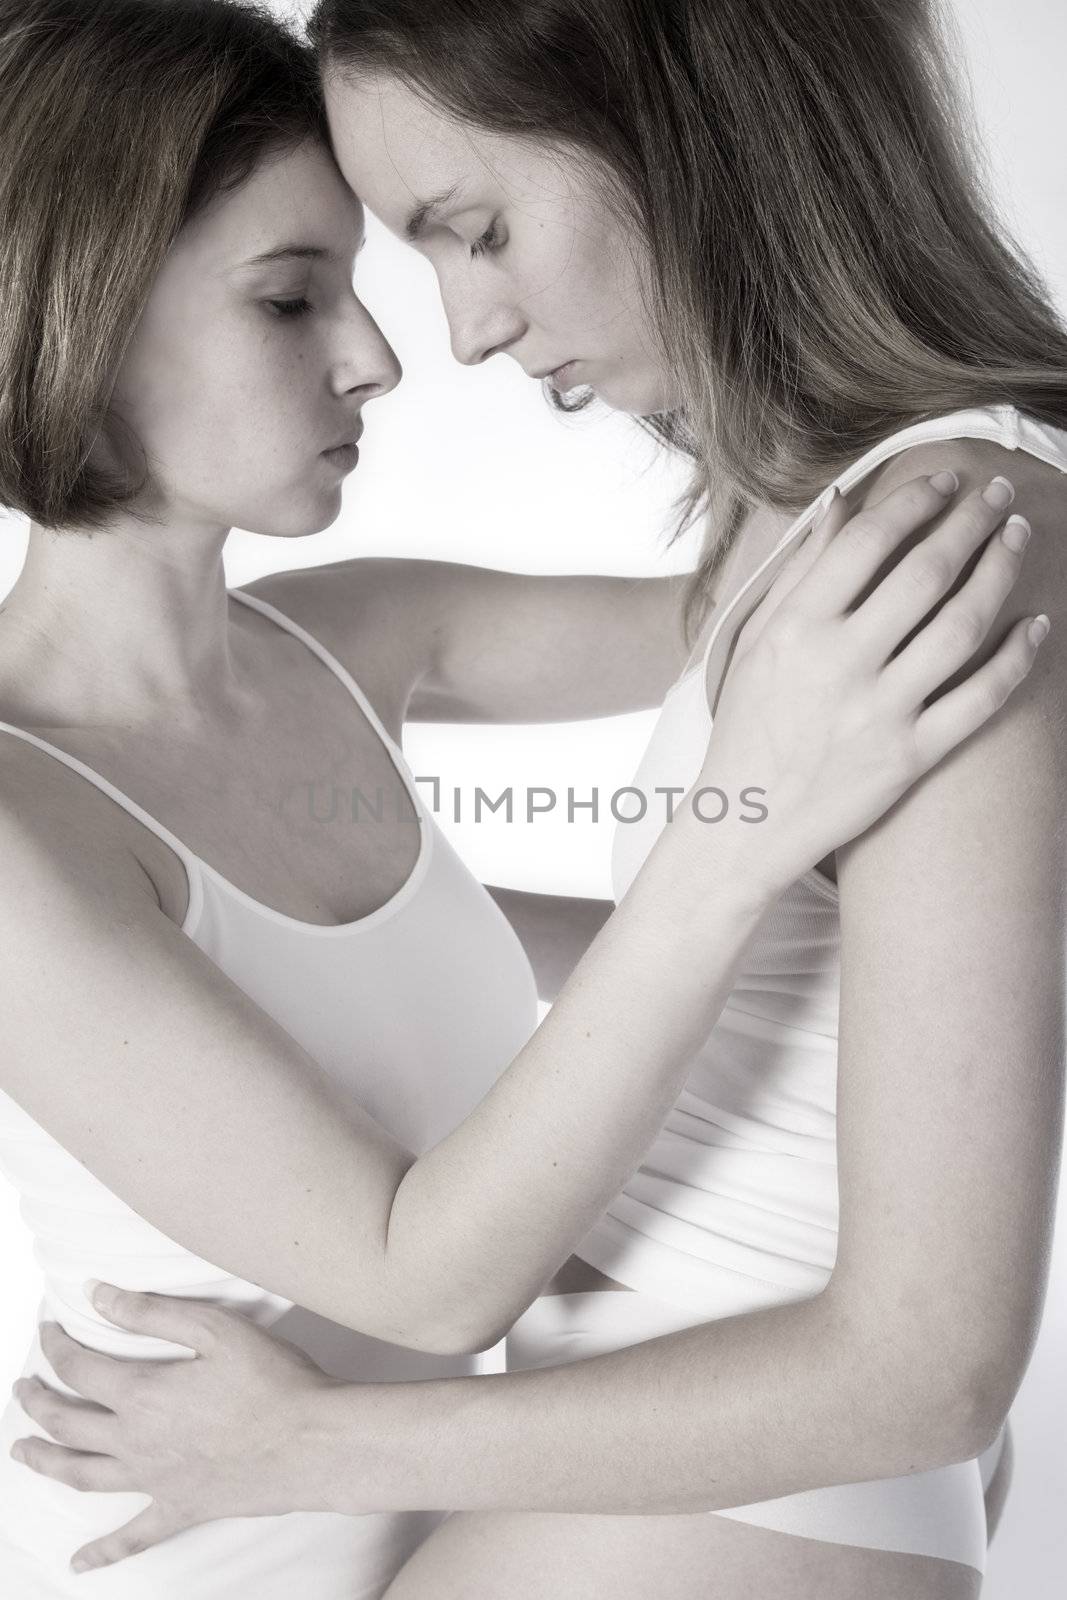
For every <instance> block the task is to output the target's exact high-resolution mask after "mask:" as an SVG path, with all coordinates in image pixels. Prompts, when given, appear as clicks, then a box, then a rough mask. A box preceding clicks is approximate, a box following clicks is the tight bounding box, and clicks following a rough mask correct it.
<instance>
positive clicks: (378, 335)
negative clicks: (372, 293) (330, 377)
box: [334, 300, 404, 400]
mask: <svg viewBox="0 0 1067 1600" xmlns="http://www.w3.org/2000/svg"><path fill="white" fill-rule="evenodd" d="M403 375H404V369H403V367H402V366H401V365H400V362H399V360H398V359H397V354H396V351H395V350H394V349H393V347H392V345H391V344H390V343H389V341H388V339H386V337H385V335H384V334H383V333H382V330H381V329H380V328H379V326H378V324H377V323H376V322H375V320H374V318H373V317H372V316H371V314H370V312H369V311H368V310H367V308H366V306H365V305H364V304H363V302H362V301H361V300H354V305H353V310H352V318H351V320H350V321H349V320H348V319H346V322H345V331H344V334H343V338H342V353H341V356H340V358H339V359H338V360H337V362H336V364H335V367H334V388H335V389H336V391H337V393H338V394H351V393H352V392H353V391H354V390H357V389H358V390H361V391H362V394H363V399H364V400H373V399H375V398H376V397H377V396H378V395H383V394H388V393H389V391H390V389H395V388H396V386H397V384H398V383H399V382H400V380H401V378H402V377H403Z"/></svg>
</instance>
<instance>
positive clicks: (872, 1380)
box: [826, 1296, 1025, 1478]
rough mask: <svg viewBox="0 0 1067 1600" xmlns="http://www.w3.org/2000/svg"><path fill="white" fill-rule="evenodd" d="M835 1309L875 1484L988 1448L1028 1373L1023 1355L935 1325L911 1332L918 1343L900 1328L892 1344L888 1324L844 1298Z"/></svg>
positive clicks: (840, 1349) (842, 1364) (840, 1364)
mask: <svg viewBox="0 0 1067 1600" xmlns="http://www.w3.org/2000/svg"><path fill="white" fill-rule="evenodd" d="M826 1298H827V1299H829V1297H828V1296H827V1297H826ZM834 1305H835V1307H836V1313H835V1320H834V1328H835V1331H836V1333H837V1334H838V1336H839V1337H838V1339H837V1340H836V1341H834V1347H835V1349H836V1351H837V1356H838V1359H837V1362H836V1367H837V1370H838V1371H839V1372H840V1371H842V1370H844V1371H846V1372H848V1371H850V1372H852V1373H853V1374H855V1377H856V1384H857V1387H855V1388H853V1387H852V1386H851V1385H850V1386H849V1389H850V1397H849V1401H848V1404H849V1407H850V1410H851V1414H852V1416H853V1417H854V1418H855V1419H857V1421H858V1420H859V1419H862V1426H863V1428H864V1432H865V1439H864V1441H863V1446H864V1448H863V1451H862V1454H863V1457H864V1460H865V1463H866V1465H867V1466H868V1467H869V1469H870V1470H869V1472H868V1474H867V1475H868V1476H869V1477H871V1478H883V1477H884V1478H893V1477H904V1476H906V1475H908V1474H909V1473H913V1472H925V1471H930V1470H932V1469H934V1468H936V1467H945V1466H951V1465H953V1464H954V1463H955V1462H958V1461H971V1460H973V1459H974V1458H975V1457H976V1456H979V1455H981V1454H982V1453H983V1451H985V1450H987V1449H988V1448H989V1446H990V1445H991V1444H992V1443H993V1442H994V1441H995V1439H996V1438H997V1435H998V1434H999V1433H1000V1430H1001V1428H1002V1427H1003V1425H1004V1421H1005V1419H1006V1417H1007V1415H1008V1411H1009V1409H1010V1407H1011V1404H1012V1402H1013V1400H1014V1398H1015V1394H1016V1392H1017V1390H1018V1387H1019V1383H1020V1381H1021V1378H1022V1374H1023V1371H1024V1370H1025V1363H1023V1364H1020V1361H1019V1359H1018V1351H1017V1350H1015V1351H1012V1352H1010V1353H1006V1352H1005V1351H1004V1349H1003V1347H1001V1346H999V1345H998V1343H993V1342H990V1343H987V1344H986V1345H985V1346H984V1347H976V1343H975V1341H974V1339H973V1338H971V1337H970V1336H967V1337H961V1336H959V1329H958V1328H956V1329H955V1330H954V1331H950V1330H946V1329H945V1327H944V1326H943V1325H941V1326H938V1327H935V1326H934V1325H933V1324H932V1322H930V1321H928V1322H926V1323H925V1325H924V1326H923V1327H922V1329H921V1330H920V1328H919V1327H918V1326H915V1327H913V1329H912V1332H913V1334H914V1335H915V1337H913V1338H907V1337H902V1336H901V1335H902V1334H903V1333H904V1330H903V1329H902V1328H901V1327H900V1326H899V1325H898V1326H897V1328H896V1333H895V1336H892V1337H888V1336H887V1333H888V1331H889V1330H888V1329H887V1326H886V1324H884V1323H883V1324H882V1325H881V1326H880V1327H875V1326H874V1325H873V1324H872V1319H871V1317H870V1315H869V1311H865V1312H864V1313H863V1314H862V1315H859V1316H857V1315H856V1314H854V1312H853V1311H852V1310H851V1302H844V1301H843V1300H842V1298H841V1297H835V1299H834ZM842 1314H843V1315H842ZM920 1331H921V1341H920V1337H919V1335H920ZM854 1425H855V1424H854ZM856 1442H857V1443H858V1442H859V1441H856Z"/></svg>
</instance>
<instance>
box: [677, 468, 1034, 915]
mask: <svg viewBox="0 0 1067 1600" xmlns="http://www.w3.org/2000/svg"><path fill="white" fill-rule="evenodd" d="M958 489H959V483H958V479H957V478H956V476H955V474H954V473H952V472H951V470H950V471H949V473H948V475H947V477H946V479H945V480H944V481H939V480H937V479H935V478H931V477H930V476H922V477H914V476H911V477H909V478H908V479H907V481H905V482H903V483H901V484H899V485H897V486H896V487H894V488H893V489H892V490H891V491H890V492H889V493H887V494H886V495H884V497H883V498H881V499H880V500H878V501H877V503H868V504H865V505H864V506H863V507H862V508H861V509H860V510H859V511H857V512H856V513H855V514H850V511H849V508H848V506H847V505H846V504H845V503H844V502H843V501H842V500H841V498H840V496H837V497H836V498H835V501H834V502H833V503H832V505H831V508H830V510H829V511H828V512H827V513H826V515H825V516H824V518H823V521H822V523H821V524H820V525H819V526H818V527H817V529H816V530H815V532H814V533H813V534H812V535H811V536H810V537H809V539H808V540H807V542H806V544H805V545H804V546H802V547H801V549H800V550H799V551H798V552H797V554H796V555H795V556H794V558H793V559H792V560H791V561H790V562H789V563H787V564H786V565H785V566H784V567H783V569H782V571H781V572H780V573H779V574H778V576H777V577H776V579H775V581H774V583H773V584H772V585H771V588H770V590H769V591H768V593H767V595H766V596H765V598H764V600H763V601H762V602H761V604H760V606H759V607H758V608H757V609H756V611H755V612H754V613H753V616H752V618H751V619H750V621H749V622H748V623H746V625H745V627H744V628H742V629H741V631H740V634H739V636H738V640H737V646H736V650H735V653H734V657H733V659H732V660H731V663H730V666H729V668H728V670H727V673H726V675H725V678H724V681H723V685H722V689H721V693H720V695H719V698H718V704H717V706H716V709H715V716H714V727H713V731H712V735H711V740H710V743H709V746H708V751H707V756H706V760H705V764H704V769H703V772H702V773H701V778H700V782H701V784H703V785H714V786H716V787H718V788H722V789H723V790H724V791H726V792H728V793H732V792H733V790H734V789H736V790H738V792H739V793H741V794H746V793H747V794H751V793H753V792H755V793H762V794H763V795H764V796H765V810H766V815H765V816H764V817H763V818H760V819H758V820H759V821H760V822H761V824H762V825H763V833H762V835H761V837H760V840H759V844H760V857H761V861H762V866H763V869H764V870H770V871H772V872H773V871H778V872H779V873H780V874H781V881H782V883H783V884H785V883H788V882H790V881H792V879H793V878H795V877H796V876H798V875H799V874H800V873H801V872H803V871H805V870H807V869H808V868H810V867H811V866H813V865H814V864H815V863H816V862H817V861H819V860H820V859H821V858H822V857H823V856H824V855H826V854H828V853H829V852H830V851H831V850H834V849H836V848H838V847H840V846H841V845H843V844H845V843H846V842H847V841H849V840H850V839H853V838H854V837H856V835H857V834H859V833H862V832H864V831H865V830H866V829H867V828H869V827H870V826H871V825H872V824H873V823H874V822H875V821H877V820H878V818H879V817H880V816H881V815H882V814H883V813H884V812H885V811H887V810H888V809H889V808H890V807H891V806H892V805H893V804H894V803H895V802H896V801H897V800H898V799H899V798H900V797H901V795H902V794H904V793H905V792H906V790H907V789H908V788H910V787H911V785H913V784H914V783H916V782H917V781H918V779H919V778H921V777H922V775H923V774H924V773H926V772H927V771H929V770H930V768H931V767H933V766H935V765H937V763H939V762H940V761H941V760H943V759H944V757H945V756H946V755H947V754H948V753H949V752H950V751H951V750H953V749H954V748H955V747H956V746H957V745H959V744H960V743H962V742H963V740H965V739H966V738H967V737H968V736H969V735H970V734H972V733H973V732H974V731H975V730H976V729H977V728H979V727H980V726H981V725H982V724H983V723H984V722H986V721H988V720H989V719H990V718H991V717H992V716H993V715H994V714H995V713H996V711H997V710H998V709H999V708H1000V707H1001V706H1002V705H1003V704H1004V702H1005V701H1006V700H1007V699H1008V697H1009V696H1010V695H1011V694H1012V693H1013V692H1014V690H1015V689H1017V688H1018V686H1019V684H1020V683H1021V682H1022V681H1023V679H1024V678H1025V677H1026V675H1027V674H1028V672H1029V671H1030V668H1031V666H1032V664H1033V662H1034V659H1035V655H1036V652H1037V643H1036V642H1034V641H1033V640H1031V638H1030V637H1029V632H1028V628H1029V623H1030V621H1031V620H1032V614H1031V615H1025V614H1024V615H1023V616H1021V617H1019V618H1018V619H1017V621H1016V622H1015V623H1014V625H1013V626H1011V627H1010V628H1009V630H1008V632H1007V634H1006V636H1005V635H1002V634H1000V633H998V635H997V638H996V641H995V648H994V649H993V650H992V651H991V652H990V653H989V654H988V658H987V659H984V660H980V661H979V662H978V663H977V664H976V663H974V662H973V661H972V658H973V657H974V655H975V652H976V650H977V647H978V646H979V644H981V642H982V641H983V640H986V639H987V636H988V635H989V632H990V629H991V628H992V627H993V624H994V620H995V618H996V617H997V616H998V614H999V613H1000V612H1001V611H1002V608H1003V607H1004V606H1005V602H1006V601H1007V599H1008V596H1009V595H1010V594H1011V592H1012V589H1013V588H1014V586H1015V584H1016V582H1017V580H1018V578H1019V574H1020V571H1021V570H1022V555H1021V553H1020V552H1019V551H1017V550H1015V549H1012V548H1010V546H1009V544H1008V543H1007V542H1005V539H1004V538H1003V537H1002V533H1003V525H1004V523H1005V519H1006V518H1007V516H1008V512H1007V509H1006V507H1005V506H1004V505H1003V504H1002V503H996V502H997V496H996V493H995V491H994V492H993V493H992V494H991V493H990V492H989V490H988V486H987V485H985V484H983V485H981V486H979V487H977V488H975V489H974V490H973V491H972V492H971V493H965V492H963V491H962V490H960V492H958V493H957V490H958ZM931 524H933V527H932V528H931ZM905 544H907V550H906V553H905V554H901V548H902V546H904V545H905ZM961 670H962V671H963V676H962V679H960V678H959V677H958V676H957V681H956V685H955V687H953V688H951V689H949V690H946V687H945V686H946V682H947V680H950V679H951V678H952V677H953V675H959V674H960V673H961ZM939 690H940V691H941V694H940V697H939V698H935V697H936V696H937V693H938V691H939ZM749 803H751V802H749ZM746 820H748V821H750V822H751V821H752V819H746Z"/></svg>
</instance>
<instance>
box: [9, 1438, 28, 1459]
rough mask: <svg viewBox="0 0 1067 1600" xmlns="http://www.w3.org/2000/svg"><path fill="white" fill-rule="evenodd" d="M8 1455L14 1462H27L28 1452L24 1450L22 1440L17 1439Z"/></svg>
mask: <svg viewBox="0 0 1067 1600" xmlns="http://www.w3.org/2000/svg"><path fill="white" fill-rule="evenodd" d="M8 1454H9V1455H10V1456H11V1459H12V1460H13V1461H23V1462H24V1461H25V1460H26V1452H25V1450H24V1449H23V1448H22V1440H21V1439H16V1440H15V1442H14V1444H13V1445H12V1446H11V1449H10V1450H9V1451H8Z"/></svg>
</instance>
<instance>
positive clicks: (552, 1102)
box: [386, 819, 767, 1348]
mask: <svg viewBox="0 0 1067 1600" xmlns="http://www.w3.org/2000/svg"><path fill="white" fill-rule="evenodd" d="M701 828H702V829H703V835H702V836H697V835H696V833H695V832H692V831H690V832H686V831H684V830H686V829H689V830H696V829H701ZM757 870H758V863H757V861H756V860H755V859H754V851H753V847H752V846H750V845H746V847H745V849H744V850H742V847H741V845H740V844H739V843H737V842H736V836H730V835H727V834H725V833H724V834H722V835H717V834H716V833H715V831H714V830H713V829H711V828H709V827H708V825H706V824H702V823H700V822H696V821H692V820H689V821H684V822H683V821H680V820H679V819H676V821H675V822H674V823H672V824H671V825H670V826H669V828H668V829H667V830H666V831H665V834H664V836H663V838H661V840H660V841H659V842H658V843H657V845H656V846H655V848H654V850H653V851H652V853H651V854H650V856H649V858H648V861H647V862H646V863H645V866H644V867H643V868H642V871H641V873H640V874H639V875H638V878H637V879H636V880H635V882H634V884H633V885H632V887H631V889H630V891H629V893H628V894H627V895H626V897H625V899H624V900H623V902H622V904H621V905H620V907H619V909H618V911H617V912H616V914H615V916H613V917H612V918H611V920H610V921H609V922H608V923H607V924H606V926H605V927H604V928H603V929H602V931H601V933H600V934H599V935H598V936H597V938H596V940H595V941H594V943H593V945H592V946H591V947H590V949H589V950H588V951H587V953H586V954H585V956H583V958H582V959H581V961H580V962H579V964H578V966H577V968H576V969H575V971H574V973H573V974H572V976H571V978H570V979H569V981H568V982H567V984H566V985H565V987H564V989H563V990H562V992H561V993H560V995H559V998H558V1000H557V1001H556V1004H555V1007H554V1008H553V1010H552V1012H551V1013H550V1014H549V1015H548V1016H547V1017H546V1018H545V1020H544V1021H543V1022H542V1024H541V1026H540V1028H539V1029H538V1030H537V1032H536V1033H535V1034H534V1035H533V1037H532V1038H531V1039H530V1041H529V1043H528V1044H527V1045H526V1046H525V1048H524V1049H523V1050H522V1051H521V1052H520V1054H519V1055H518V1056H517V1057H516V1058H515V1060H514V1061H513V1062H512V1064H511V1066H510V1067H509V1068H508V1070H507V1071H506V1072H504V1073H503V1074H502V1076H501V1078H500V1079H499V1080H498V1082H497V1083H496V1084H495V1085H494V1086H493V1088H492V1090H491V1091H490V1093H489V1094H488V1095H487V1096H486V1097H485V1099H484V1100H483V1101H482V1102H481V1104H480V1105H479V1106H477V1107H476V1108H475V1110H474V1111H473V1112H472V1113H471V1115H470V1116H469V1117H467V1118H466V1120H465V1121H464V1122H463V1123H462V1124H461V1125H460V1126H459V1127H458V1128H457V1129H455V1131H454V1132H453V1133H451V1134H450V1135H449V1136H448V1137H447V1138H446V1139H444V1140H442V1141H441V1142H440V1143H439V1144H438V1145H436V1146H435V1147H434V1148H433V1149H432V1150H430V1151H429V1152H427V1153H426V1154H425V1155H423V1156H422V1157H421V1158H420V1159H419V1160H418V1161H417V1162H415V1163H414V1164H413V1165H412V1166H411V1167H410V1168H409V1169H408V1171H407V1172H406V1174H405V1175H404V1177H403V1179H402V1181H401V1183H400V1185H399V1188H398V1189H397V1191H396V1195H395V1199H394V1202H393V1206H392V1211H391V1215H390V1219H389V1230H388V1242H387V1246H386V1256H387V1260H386V1270H387V1272H388V1273H390V1274H393V1275H395V1276H394V1278H393V1281H394V1282H395V1283H396V1284H397V1285H398V1289H397V1294H396V1296H395V1299H396V1302H397V1303H398V1304H402V1305H404V1306H405V1307H406V1308H409V1314H410V1315H412V1316H413V1317H415V1316H417V1317H419V1318H420V1319H429V1322H430V1324H433V1323H434V1322H436V1325H437V1326H438V1327H439V1328H440V1329H442V1330H445V1333H444V1336H445V1337H446V1338H448V1339H449V1340H452V1339H453V1338H454V1339H455V1341H456V1342H457V1343H458V1345H459V1347H460V1348H480V1347H483V1346H484V1345H487V1344H490V1343H493V1342H495V1340H496V1339H497V1338H499V1337H500V1336H501V1335H502V1334H503V1333H504V1332H505V1331H506V1329H507V1328H508V1327H510V1325H511V1323H512V1322H513V1321H514V1320H515V1318H516V1317H517V1316H518V1315H519V1314H520V1313H521V1312H522V1311H523V1310H524V1309H525V1308H526V1306H528V1305H529V1304H530V1302H531V1301H532V1300H533V1299H534V1298H535V1297H536V1295H537V1294H538V1292H539V1290H540V1289H541V1288H542V1287H543V1286H544V1284H545V1283H546V1282H547V1280H548V1279H549V1278H550V1277H551V1275H552V1273H553V1272H554V1271H555V1270H556V1269H557V1268H558V1267H559V1265H560V1264H561V1262H562V1261H563V1260H564V1259H565V1258H566V1256H567V1255H568V1254H569V1253H570V1251H571V1250H572V1248H573V1247H574V1245H575V1244H576V1243H577V1242H578V1241H579V1240H580V1239H581V1238H582V1237H583V1235H584V1234H585V1233H586V1232H588V1230H589V1229H590V1228H591V1227H592V1226H593V1223H594V1222H595V1221H596V1219H597V1217H598V1216H599V1215H600V1214H601V1212H602V1211H603V1210H604V1208H605V1207H606V1206H607V1205H608V1203H609V1202H610V1201H611V1199H612V1198H613V1197H614V1196H615V1195H616V1194H617V1193H618V1191H619V1189H620V1188H621V1187H622V1185H623V1184H624V1182H625V1181H626V1178H627V1177H628V1176H629V1174H630V1173H631V1172H632V1171H633V1170H634V1168H635V1167H636V1166H637V1165H638V1164H639V1162H640V1158H641V1155H642V1154H643V1152H644V1150H645V1149H646V1148H647V1146H648V1144H649V1143H650V1141H651V1140H652V1138H653V1136H654V1135H655V1132H656V1130H657V1128H658V1127H659V1126H660V1124H661V1123H662V1121H663V1119H664V1118H665V1117H666V1115H667V1113H668V1111H669V1110H670V1108H671V1106H672V1105H673V1104H674V1101H675V1100H676V1098H677V1096H678V1094H679V1092H680V1090H681V1088H682V1085H683V1083H684V1081H685V1076H686V1073H687V1070H688V1065H689V1062H690V1060H691V1058H692V1056H693V1054H694V1052H695V1051H696V1050H697V1049H698V1048H699V1046H700V1045H701V1044H702V1043H703V1041H704V1040H705V1039H706V1038H707V1035H708V1034H709V1032H710V1031H711V1029H712V1027H713V1026H714V1024H715V1022H716V1020H717V1018H718V1016H719V1013H720V1011H721V1010H722V1007H723V1005H724V1003H725V1001H726V998H727V996H728V995H729V993H730V990H731V988H732V986H733V983H734V980H735V977H736V971H737V965H738V962H739V960H740V957H741V955H742V953H743V951H744V949H745V947H746V946H747V944H748V942H749V940H750V939H751V937H752V934H753V932H754V931H755V929H756V927H757V925H758V923H759V920H760V918H761V916H762V914H763V911H764V909H765V907H766V904H767V897H766V896H765V895H764V893H763V892H762V891H761V890H759V889H757V886H756V883H755V882H754V876H755V874H756V872H757ZM413 1296H415V1297H417V1298H416V1299H415V1300H413V1298H412V1297H413ZM448 1330H452V1331H451V1332H449V1331H448ZM401 1342H402V1341H401Z"/></svg>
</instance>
